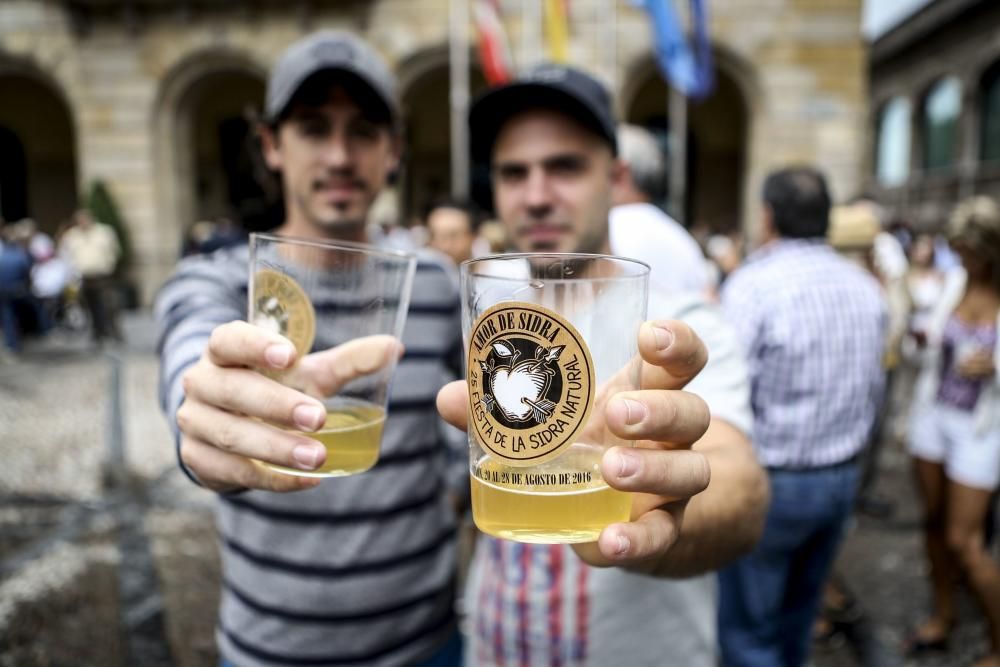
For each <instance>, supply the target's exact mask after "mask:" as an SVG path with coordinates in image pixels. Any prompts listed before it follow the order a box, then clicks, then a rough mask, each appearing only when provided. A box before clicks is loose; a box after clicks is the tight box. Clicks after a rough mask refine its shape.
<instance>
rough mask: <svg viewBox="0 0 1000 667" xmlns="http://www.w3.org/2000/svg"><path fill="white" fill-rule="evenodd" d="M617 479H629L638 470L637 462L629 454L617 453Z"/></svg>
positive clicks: (622, 451) (624, 452)
mask: <svg viewBox="0 0 1000 667" xmlns="http://www.w3.org/2000/svg"><path fill="white" fill-rule="evenodd" d="M616 455H617V456H618V477H620V478H624V477H631V476H632V475H634V474H635V472H636V470H638V469H639V461H638V459H636V458H635V456H633V455H632V454H631V453H630V452H627V451H625V450H621V451H618V452H617V453H616Z"/></svg>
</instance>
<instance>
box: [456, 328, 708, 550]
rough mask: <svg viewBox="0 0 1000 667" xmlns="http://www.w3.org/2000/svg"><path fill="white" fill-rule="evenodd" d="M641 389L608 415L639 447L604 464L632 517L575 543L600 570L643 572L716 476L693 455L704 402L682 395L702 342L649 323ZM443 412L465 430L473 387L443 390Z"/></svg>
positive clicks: (704, 420) (617, 401)
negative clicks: (626, 497) (628, 501)
mask: <svg viewBox="0 0 1000 667" xmlns="http://www.w3.org/2000/svg"><path fill="white" fill-rule="evenodd" d="M639 353H640V355H641V357H642V360H643V364H642V371H641V379H640V387H641V389H640V390H638V391H623V392H620V393H618V394H615V395H614V396H613V397H611V398H610V399H609V400H608V402H607V403H606V404H605V405H604V414H603V418H604V420H605V421H606V424H607V427H608V428H609V429H610V430H611V431H612V432H613V433H614V434H615V435H617V436H619V437H621V438H624V439H626V440H634V441H636V444H635V447H612V448H610V449H609V450H608V451H607V452H605V454H604V457H603V458H602V460H601V472H602V474H603V476H604V480H605V481H606V482H607V483H608V485H609V486H611V487H613V488H615V489H619V490H621V491H629V492H631V493H632V494H633V496H632V513H631V520H630V521H628V522H624V523H615V524H612V525H610V526H607V527H606V528H605V529H604V530H603V531H602V532H601V534H600V537H599V538H598V540H597V542H592V543H589V544H580V545H575V547H574V548H575V549H576V552H577V554H578V555H579V556H580V557H581V558H582V559H583V560H584V561H586V562H587V563H589V564H591V565H597V566H607V565H629V566H636V567H641V566H642V564H643V563H646V562H654V561H655V560H656V559H657V558H658V557H660V556H662V555H664V554H665V553H667V552H668V551H669V550H670V548H671V547H672V546H673V545H674V544H675V543H676V541H677V539H678V537H679V535H680V529H681V524H682V522H683V520H684V508H685V506H686V505H687V502H688V500H690V498H691V497H692V496H694V495H696V494H698V493H700V492H701V491H703V490H704V489H705V488H706V487H707V486H708V483H709V480H710V478H711V470H710V468H709V463H708V459H707V458H706V457H705V456H703V455H702V454H700V453H698V452H694V451H691V445H692V444H694V443H695V442H696V441H697V440H698V439H699V438H701V436H702V435H704V433H705V431H706V430H707V429H708V425H709V420H710V415H709V411H708V406H707V405H706V404H705V402H704V401H703V400H702V399H701V398H699V397H698V396H695V395H694V394H691V393H688V392H685V391H683V388H684V386H685V385H687V383H688V382H690V381H691V379H692V378H694V377H695V376H696V375H697V374H698V373H699V372H700V371H701V369H702V368H704V366H705V363H706V362H707V361H708V351H707V349H706V348H705V345H704V343H703V342H702V341H701V339H700V338H698V336H697V335H696V334H695V333H694V331H693V330H692V329H691V328H690V327H689V326H687V325H686V324H684V323H682V322H679V321H675V320H659V321H652V322H646V323H645V324H644V325H643V326H642V327H641V328H640V330H639ZM437 405H438V411H439V412H440V413H441V415H442V417H444V419H445V420H446V421H448V422H450V423H451V424H453V425H454V426H457V427H458V428H461V429H466V428H467V427H468V387H467V385H466V383H465V382H464V381H457V382H452V383H449V384H448V385H445V387H444V388H442V389H441V391H440V392H439V393H438V398H437Z"/></svg>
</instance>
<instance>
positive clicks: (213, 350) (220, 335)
mask: <svg viewBox="0 0 1000 667" xmlns="http://www.w3.org/2000/svg"><path fill="white" fill-rule="evenodd" d="M229 326H230V325H228V324H223V325H221V326H218V327H215V329H213V330H212V335H211V336H209V337H208V353H209V354H210V355H212V356H216V357H217V356H219V355H221V354H222V352H223V349H224V348H225V345H226V332H227V331H228V328H229Z"/></svg>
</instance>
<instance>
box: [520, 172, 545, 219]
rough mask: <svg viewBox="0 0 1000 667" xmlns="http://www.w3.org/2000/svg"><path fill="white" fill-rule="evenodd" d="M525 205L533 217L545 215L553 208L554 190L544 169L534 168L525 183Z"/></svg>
mask: <svg viewBox="0 0 1000 667" xmlns="http://www.w3.org/2000/svg"><path fill="white" fill-rule="evenodd" d="M524 198H525V207H526V208H527V209H528V213H530V214H531V215H532V216H533V217H544V216H545V215H546V214H547V213H548V212H549V211H550V210H551V209H552V191H551V189H550V188H549V179H548V178H547V177H546V175H545V171H544V170H543V169H537V168H535V169H532V170H531V172H530V173H529V174H528V180H527V183H526V184H525V193H524Z"/></svg>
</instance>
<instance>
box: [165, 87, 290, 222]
mask: <svg viewBox="0 0 1000 667" xmlns="http://www.w3.org/2000/svg"><path fill="white" fill-rule="evenodd" d="M263 102H264V81H263V79H261V78H260V77H258V76H256V75H253V74H250V73H247V72H241V71H217V72H212V73H210V74H207V75H205V76H204V77H202V78H201V79H199V80H198V81H197V82H196V83H194V84H193V85H192V86H191V87H190V88H189V89H188V92H187V94H186V95H185V96H184V98H183V99H182V101H181V105H180V108H179V109H178V114H186V115H187V116H188V118H187V119H186V121H185V122H184V124H185V125H187V127H188V128H189V134H188V137H187V139H188V141H189V142H190V143H189V146H190V154H189V155H190V160H191V169H190V171H189V179H188V183H187V186H188V187H189V188H191V192H192V193H193V197H192V209H193V210H192V214H193V216H192V218H193V220H220V219H222V218H229V219H231V220H232V221H233V222H236V223H238V224H240V225H242V226H243V227H244V228H246V229H248V230H251V231H255V230H262V229H269V228H271V227H273V226H275V225H276V224H278V223H279V222H280V220H275V219H272V218H271V217H269V213H270V212H271V211H270V210H269V206H268V199H267V196H266V195H265V193H264V190H263V189H262V188H261V185H260V183H259V174H258V173H257V172H258V170H259V167H260V161H259V155H258V154H257V150H256V141H255V136H254V122H255V117H256V114H257V113H258V112H259V111H260V109H261V108H262V106H263Z"/></svg>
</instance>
